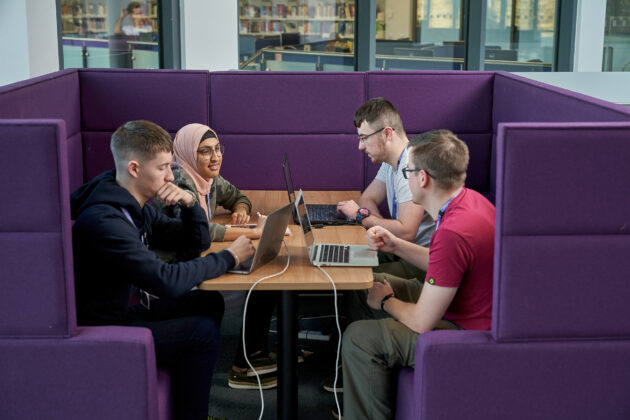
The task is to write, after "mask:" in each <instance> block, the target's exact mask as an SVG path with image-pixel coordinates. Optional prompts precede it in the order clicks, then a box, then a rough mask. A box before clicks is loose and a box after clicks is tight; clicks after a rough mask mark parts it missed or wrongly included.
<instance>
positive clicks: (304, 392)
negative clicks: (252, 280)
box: [209, 317, 342, 420]
mask: <svg viewBox="0 0 630 420" xmlns="http://www.w3.org/2000/svg"><path fill="white" fill-rule="evenodd" d="M239 328H240V317H227V318H226V319H225V320H224V322H223V325H222V331H223V345H222V351H221V356H220V358H219V362H218V367H217V370H216V372H215V374H214V376H213V381H212V390H211V392H210V407H209V414H210V415H213V416H215V417H225V418H227V419H228V420H249V419H253V420H256V419H258V418H259V416H260V410H261V402H260V393H259V391H258V390H236V389H232V388H229V387H228V383H227V382H228V381H227V377H228V371H229V369H230V368H231V366H232V362H233V358H234V353H235V352H236V346H237V343H238V341H237V340H240V336H239V335H238V332H239ZM275 338H276V337H275V334H270V349H272V350H273V349H274V348H275ZM299 344H300V346H302V347H303V348H305V349H309V350H312V351H313V352H314V354H313V355H312V356H310V357H307V358H306V360H305V362H304V363H303V364H299V365H298V410H299V419H300V420H314V419H318V420H319V419H325V420H328V419H332V418H333V417H332V414H331V410H332V408H333V407H334V405H335V399H334V396H333V394H332V393H329V392H326V391H324V389H323V388H322V387H321V382H322V380H323V379H324V376H329V375H332V374H334V366H335V357H336V349H337V338H336V336H335V337H333V338H332V339H331V341H330V342H323V341H316V340H308V341H307V340H299ZM263 397H264V401H265V408H264V414H263V417H262V418H263V419H275V418H277V415H278V411H277V401H276V398H277V393H276V389H270V390H265V391H263ZM341 398H342V394H339V400H340V403H341Z"/></svg>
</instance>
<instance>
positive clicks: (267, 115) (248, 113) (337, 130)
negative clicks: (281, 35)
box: [210, 72, 365, 135]
mask: <svg viewBox="0 0 630 420" xmlns="http://www.w3.org/2000/svg"><path fill="white" fill-rule="evenodd" d="M364 78H365V75H364V74H363V73H328V72H320V73H293V72H282V73H281V74H278V73H264V72H215V73H211V74H210V98H211V101H210V102H211V107H212V108H211V113H210V114H211V122H212V128H214V129H215V130H216V131H217V133H218V134H219V135H223V134H260V135H264V134H273V135H276V134H278V135H282V134H313V135H317V134H354V133H356V129H355V128H354V124H353V122H352V121H353V116H354V112H355V111H356V110H357V108H359V107H360V106H361V104H363V102H364V100H365V87H364Z"/></svg>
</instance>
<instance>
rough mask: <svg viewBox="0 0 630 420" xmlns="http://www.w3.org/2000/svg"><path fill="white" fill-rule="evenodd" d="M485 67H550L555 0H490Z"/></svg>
mask: <svg viewBox="0 0 630 420" xmlns="http://www.w3.org/2000/svg"><path fill="white" fill-rule="evenodd" d="M486 7H487V8H486V51H485V58H486V61H485V69H486V70H508V71H551V66H552V61H553V45H554V32H555V24H556V0H487V6H486Z"/></svg>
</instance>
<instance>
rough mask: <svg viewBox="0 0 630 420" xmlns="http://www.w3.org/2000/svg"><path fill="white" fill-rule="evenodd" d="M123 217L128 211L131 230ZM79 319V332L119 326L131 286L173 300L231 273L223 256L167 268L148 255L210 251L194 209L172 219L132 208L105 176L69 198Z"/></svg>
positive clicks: (204, 223)
mask: <svg viewBox="0 0 630 420" xmlns="http://www.w3.org/2000/svg"><path fill="white" fill-rule="evenodd" d="M122 209H126V210H127V212H128V214H129V216H130V217H131V219H132V220H133V223H132V222H131V221H130V220H129V219H128V218H127V216H126V215H125V213H124V212H123V210H122ZM71 210H72V219H73V220H75V224H74V226H73V228H72V244H73V248H74V278H75V293H76V303H77V318H78V323H79V324H80V325H107V324H117V325H125V324H127V323H128V322H129V321H130V319H129V317H128V314H127V311H128V306H129V305H128V304H129V299H130V297H131V293H132V292H133V290H134V289H133V287H132V285H133V286H135V287H137V288H140V289H143V290H146V291H147V292H149V293H151V294H153V295H156V296H158V297H163V298H167V297H175V296H179V295H181V294H183V293H185V292H187V291H188V290H190V289H191V288H192V287H193V286H196V285H197V284H199V283H200V282H202V281H204V280H207V279H210V278H214V277H218V276H220V275H221V274H223V273H225V272H226V270H227V269H228V268H230V267H232V266H233V265H234V258H233V257H232V255H231V254H230V253H229V252H227V251H221V252H219V253H216V254H215V253H212V254H208V255H206V256H205V257H198V258H194V259H191V260H189V261H184V262H179V263H177V264H168V263H165V262H163V261H162V260H160V259H159V258H157V256H156V255H155V254H154V253H153V252H152V251H151V250H149V249H148V248H147V246H146V245H145V243H148V245H149V247H152V248H153V247H155V248H158V249H165V250H177V251H178V252H179V254H180V255H189V256H190V255H193V256H198V255H199V254H200V252H202V251H204V250H206V249H208V248H209V247H210V235H209V231H208V220H207V218H206V215H205V213H204V211H203V209H202V208H201V207H199V205H198V204H195V205H194V206H193V207H191V208H183V209H182V214H181V219H171V218H169V217H167V216H164V215H163V214H160V213H158V212H157V211H156V210H155V209H154V208H153V207H152V206H149V205H145V206H144V207H142V208H141V207H140V204H139V203H138V201H137V200H136V199H135V198H134V197H133V196H132V195H131V194H130V193H129V192H128V191H127V190H126V189H125V188H123V187H121V186H120V185H118V184H117V183H116V173H115V171H113V170H112V171H108V172H104V173H102V174H101V175H99V176H97V177H96V178H94V179H93V180H92V181H90V182H89V183H87V184H85V185H83V186H81V187H79V189H77V190H76V191H75V192H74V193H72V196H71Z"/></svg>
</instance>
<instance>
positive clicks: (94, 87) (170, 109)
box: [79, 69, 208, 133]
mask: <svg viewBox="0 0 630 420" xmlns="http://www.w3.org/2000/svg"><path fill="white" fill-rule="evenodd" d="M79 76H80V77H79V80H80V82H81V110H82V111H83V114H82V118H81V123H82V124H81V128H82V130H83V131H103V132H107V133H112V132H114V131H115V130H116V128H118V127H119V126H120V125H121V124H123V123H125V122H127V121H131V120H149V121H152V122H154V123H156V124H158V125H160V126H161V127H162V128H164V129H165V130H166V131H169V132H176V131H177V130H179V129H180V128H181V127H182V126H184V125H186V124H189V123H192V122H197V123H201V124H207V123H208V72H206V71H182V70H123V69H112V70H104V69H98V70H94V71H92V70H89V69H88V70H82V71H81V72H80V74H79Z"/></svg>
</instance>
